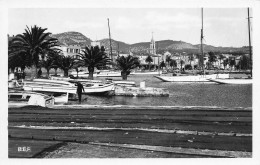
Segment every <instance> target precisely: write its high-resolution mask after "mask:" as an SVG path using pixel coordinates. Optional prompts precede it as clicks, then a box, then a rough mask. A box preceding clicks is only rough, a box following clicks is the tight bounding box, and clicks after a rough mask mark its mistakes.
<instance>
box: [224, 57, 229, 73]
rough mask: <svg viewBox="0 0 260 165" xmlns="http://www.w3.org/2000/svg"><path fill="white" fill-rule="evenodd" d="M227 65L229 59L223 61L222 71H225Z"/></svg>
mask: <svg viewBox="0 0 260 165" xmlns="http://www.w3.org/2000/svg"><path fill="white" fill-rule="evenodd" d="M228 64H229V59H228V58H227V59H225V60H224V61H223V65H224V70H225V69H226V66H227V65H228Z"/></svg>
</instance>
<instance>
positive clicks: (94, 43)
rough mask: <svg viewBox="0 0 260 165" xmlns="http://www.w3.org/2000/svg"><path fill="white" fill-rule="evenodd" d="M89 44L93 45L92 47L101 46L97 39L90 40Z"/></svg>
mask: <svg viewBox="0 0 260 165" xmlns="http://www.w3.org/2000/svg"><path fill="white" fill-rule="evenodd" d="M90 45H91V46H93V47H94V46H98V47H101V46H100V42H99V41H92V42H91V43H90Z"/></svg>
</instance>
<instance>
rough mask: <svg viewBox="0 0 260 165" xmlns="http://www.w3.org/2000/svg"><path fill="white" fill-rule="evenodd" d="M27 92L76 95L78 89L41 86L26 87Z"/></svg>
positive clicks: (24, 87)
mask: <svg viewBox="0 0 260 165" xmlns="http://www.w3.org/2000/svg"><path fill="white" fill-rule="evenodd" d="M23 89H24V90H25V91H34V92H60V93H72V94H76V91H77V87H64V86H47V85H44V86H40V85H24V86H23Z"/></svg>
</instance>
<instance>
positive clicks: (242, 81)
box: [208, 78, 253, 85]
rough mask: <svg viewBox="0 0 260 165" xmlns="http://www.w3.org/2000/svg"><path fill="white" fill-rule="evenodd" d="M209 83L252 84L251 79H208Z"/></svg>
mask: <svg viewBox="0 0 260 165" xmlns="http://www.w3.org/2000/svg"><path fill="white" fill-rule="evenodd" d="M208 80H209V81H211V82H215V83H218V84H237V85H239V84H241V85H242V84H252V83H253V79H251V78H247V79H245V78H232V79H231V78H230V79H208Z"/></svg>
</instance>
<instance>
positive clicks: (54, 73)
mask: <svg viewBox="0 0 260 165" xmlns="http://www.w3.org/2000/svg"><path fill="white" fill-rule="evenodd" d="M54 70H55V73H54V75H55V76H57V70H58V68H54Z"/></svg>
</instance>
